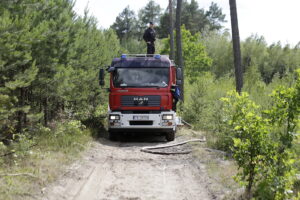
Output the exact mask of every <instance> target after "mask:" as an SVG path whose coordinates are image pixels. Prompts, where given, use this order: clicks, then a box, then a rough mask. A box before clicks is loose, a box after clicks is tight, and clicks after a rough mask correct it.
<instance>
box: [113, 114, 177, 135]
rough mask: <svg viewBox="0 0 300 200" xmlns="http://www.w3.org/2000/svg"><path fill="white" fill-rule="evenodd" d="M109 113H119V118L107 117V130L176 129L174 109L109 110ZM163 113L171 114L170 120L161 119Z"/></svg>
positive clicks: (167, 130) (168, 130)
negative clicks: (152, 110) (144, 110)
mask: <svg viewBox="0 0 300 200" xmlns="http://www.w3.org/2000/svg"><path fill="white" fill-rule="evenodd" d="M108 114H109V116H110V115H119V116H120V119H119V120H110V119H109V118H108V128H109V131H113V132H119V131H130V132H134V131H145V132H147V131H149V132H153V131H155V132H171V131H175V130H176V126H177V125H176V113H175V112H174V111H162V112H161V113H151V114H150V113H143V114H134V113H130V114H128V113H121V112H112V111H109V113H108ZM163 115H172V116H173V118H172V119H170V120H163V119H162V116H163Z"/></svg>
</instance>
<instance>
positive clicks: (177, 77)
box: [99, 54, 182, 141]
mask: <svg viewBox="0 0 300 200" xmlns="http://www.w3.org/2000/svg"><path fill="white" fill-rule="evenodd" d="M107 71H108V72H109V73H110V88H109V89H108V91H109V110H108V132H109V137H110V139H114V138H115V137H116V135H117V134H120V133H128V132H140V133H143V132H153V133H154V132H160V133H163V134H165V136H166V139H167V140H168V141H172V140H174V138H175V132H176V129H177V125H178V124H179V123H180V121H181V120H180V118H179V117H178V116H176V102H177V99H176V96H174V90H175V89H176V87H178V85H180V84H181V76H182V74H181V69H180V68H176V67H175V65H174V63H173V61H171V60H170V59H169V57H168V56H163V55H158V54H157V55H151V56H149V55H126V54H123V55H122V56H121V57H120V58H114V59H113V61H112V64H111V66H109V67H108V69H107ZM99 83H100V85H101V86H103V85H104V69H100V72H99Z"/></svg>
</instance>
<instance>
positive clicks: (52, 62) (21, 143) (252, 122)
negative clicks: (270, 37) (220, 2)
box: [0, 0, 300, 199]
mask: <svg viewBox="0 0 300 200" xmlns="http://www.w3.org/2000/svg"><path fill="white" fill-rule="evenodd" d="M173 5H174V6H175V7H176V3H175V1H174V2H173ZM174 10H175V9H174ZM174 19H175V16H174ZM224 19H225V15H224V14H223V13H222V10H221V9H220V8H219V7H218V6H217V4H215V3H212V4H211V6H210V7H209V9H208V10H204V9H202V8H199V5H198V3H197V1H195V0H192V1H190V2H189V1H183V3H182V19H181V21H182V24H181V25H182V29H181V30H182V42H183V44H182V49H183V58H184V66H185V68H184V69H185V70H184V73H185V81H184V82H185V86H184V87H185V90H184V91H185V101H184V102H181V103H180V106H179V109H178V111H179V114H180V115H181V116H182V117H183V118H184V119H185V120H186V121H188V122H189V123H192V124H193V125H194V127H195V128H196V129H198V130H203V131H205V132H206V137H207V140H208V142H207V143H208V146H209V147H210V148H215V149H219V150H222V151H226V152H228V153H229V154H231V155H232V159H234V160H235V161H236V164H237V166H238V167H239V170H237V175H236V176H235V177H236V178H235V180H236V181H237V182H238V183H240V184H241V185H243V186H245V187H246V188H245V191H246V197H247V198H248V199H249V198H254V199H292V198H295V199H296V198H297V192H299V191H300V180H295V177H296V176H295V174H299V170H300V161H299V160H300V156H299V155H300V138H299V131H300V122H299V112H300V106H299V102H300V91H299V88H300V83H299V82H300V81H299V74H298V75H297V73H296V71H297V70H298V69H299V67H300V43H299V44H298V45H296V46H290V45H285V46H283V45H281V44H280V42H278V43H274V44H267V43H266V41H265V39H264V38H263V37H262V36H257V35H253V36H250V37H249V38H247V39H246V40H245V41H242V43H241V51H242V65H243V72H244V87H243V92H245V93H242V94H241V95H238V94H236V93H235V92H229V91H232V90H234V88H235V84H234V66H233V56H232V44H231V36H230V34H229V33H228V32H227V31H226V30H223V29H222V28H223V27H222V25H223V23H224V22H225V20H224ZM149 21H154V22H156V24H157V27H156V30H157V33H158V39H157V41H156V49H157V53H162V54H168V52H169V38H168V23H169V12H168V11H167V10H166V11H163V12H162V9H161V8H160V6H159V5H158V4H156V3H155V2H154V1H149V2H148V4H147V5H146V6H145V7H144V8H142V9H141V10H140V11H139V13H138V14H137V15H136V14H135V13H134V11H132V10H130V7H126V8H125V9H124V10H123V11H122V12H121V13H120V14H119V16H118V17H117V18H116V21H115V23H114V24H113V25H112V26H111V28H110V29H108V30H101V29H99V28H97V21H96V19H95V18H94V17H92V16H89V14H88V11H86V12H85V15H84V16H77V15H76V14H75V13H74V11H73V2H72V1H70V0H23V1H10V0H2V1H1V2H0V73H1V76H0V199H16V198H17V199H18V198H19V199H23V198H25V197H26V195H30V194H32V191H34V190H35V189H36V188H42V187H43V186H44V185H46V184H47V183H48V182H51V181H53V180H54V179H55V177H57V175H58V174H59V172H60V170H59V169H60V165H61V164H67V163H69V162H71V161H74V158H76V157H77V156H78V155H80V154H79V152H80V151H81V150H83V149H84V148H85V147H86V146H87V144H88V142H89V141H90V140H91V131H90V130H89V127H85V126H84V125H83V124H87V125H93V124H95V123H99V124H97V126H102V125H101V120H100V119H99V116H101V115H103V114H105V113H106V108H107V100H106V98H107V97H106V95H105V94H101V93H100V89H99V86H98V80H97V73H98V69H99V67H104V66H107V65H109V64H110V62H111V59H112V58H113V57H116V56H119V55H120V53H121V52H122V53H144V52H145V47H146V45H145V43H144V42H143V41H142V34H143V32H144V29H145V28H146V24H147V23H148V22H149ZM174 22H175V20H174ZM175 34H176V33H175ZM107 78H108V77H106V80H108V79H107ZM228 92H229V93H228ZM221 99H222V100H221ZM58 163H59V164H58ZM212 166H215V165H212ZM231 169H232V170H230V173H229V174H232V173H233V172H234V171H235V166H233V167H231ZM224 170H225V169H224ZM37 180H38V181H37ZM224 180H226V178H224ZM30 198H31V196H28V199H30ZM298 198H299V196H298Z"/></svg>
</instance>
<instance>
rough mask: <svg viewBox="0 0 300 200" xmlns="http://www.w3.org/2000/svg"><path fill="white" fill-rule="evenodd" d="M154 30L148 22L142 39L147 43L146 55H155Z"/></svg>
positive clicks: (152, 25)
mask: <svg viewBox="0 0 300 200" xmlns="http://www.w3.org/2000/svg"><path fill="white" fill-rule="evenodd" d="M155 36H156V33H155V30H154V24H153V22H149V27H148V28H147V29H146V30H145V32H144V35H143V39H144V40H145V42H146V43H147V54H154V53H155V44H154V42H155Z"/></svg>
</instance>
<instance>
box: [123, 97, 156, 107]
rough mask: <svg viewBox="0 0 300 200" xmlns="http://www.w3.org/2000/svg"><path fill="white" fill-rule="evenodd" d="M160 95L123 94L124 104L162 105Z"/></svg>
mask: <svg viewBox="0 0 300 200" xmlns="http://www.w3.org/2000/svg"><path fill="white" fill-rule="evenodd" d="M160 98H161V97H160V96H158V95H148V96H121V105H122V106H134V107H136V106H143V107H144V106H149V107H155V106H160V101H161V100H160Z"/></svg>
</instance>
